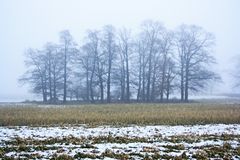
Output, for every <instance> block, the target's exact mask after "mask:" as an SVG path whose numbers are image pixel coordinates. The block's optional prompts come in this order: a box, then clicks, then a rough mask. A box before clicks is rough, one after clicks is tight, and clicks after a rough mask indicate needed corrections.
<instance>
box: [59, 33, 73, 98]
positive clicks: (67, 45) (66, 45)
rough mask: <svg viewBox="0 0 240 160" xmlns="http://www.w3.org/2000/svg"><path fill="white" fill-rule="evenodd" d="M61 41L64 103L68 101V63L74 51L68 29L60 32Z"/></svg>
mask: <svg viewBox="0 0 240 160" xmlns="http://www.w3.org/2000/svg"><path fill="white" fill-rule="evenodd" d="M60 42H61V48H62V53H63V66H64V67H63V70H64V73H63V103H65V102H66V98H67V78H68V76H69V70H68V68H69V67H68V65H69V62H70V57H71V54H72V53H73V46H74V42H73V38H72V35H71V34H70V32H69V31H68V30H64V31H61V32H60Z"/></svg>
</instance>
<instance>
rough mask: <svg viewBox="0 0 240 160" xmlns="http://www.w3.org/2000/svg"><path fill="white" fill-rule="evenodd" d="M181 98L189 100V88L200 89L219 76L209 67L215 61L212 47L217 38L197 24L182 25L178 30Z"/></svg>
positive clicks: (177, 42)
mask: <svg viewBox="0 0 240 160" xmlns="http://www.w3.org/2000/svg"><path fill="white" fill-rule="evenodd" d="M176 39H177V40H176V44H177V49H178V61H179V68H180V71H179V74H180V79H181V84H180V90H181V100H185V101H188V95H189V90H191V91H196V92H197V91H199V89H202V88H204V87H205V85H206V84H207V83H208V82H209V80H211V79H217V78H219V77H218V76H217V75H216V74H215V73H214V72H212V71H210V70H209V69H208V67H209V65H211V64H213V63H214V62H215V59H214V57H213V56H211V51H212V50H211V49H212V47H213V45H214V42H215V39H214V36H213V35H212V34H211V33H208V32H206V31H204V30H203V29H202V28H200V27H197V26H187V25H182V26H180V27H179V29H178V31H177V38H176Z"/></svg>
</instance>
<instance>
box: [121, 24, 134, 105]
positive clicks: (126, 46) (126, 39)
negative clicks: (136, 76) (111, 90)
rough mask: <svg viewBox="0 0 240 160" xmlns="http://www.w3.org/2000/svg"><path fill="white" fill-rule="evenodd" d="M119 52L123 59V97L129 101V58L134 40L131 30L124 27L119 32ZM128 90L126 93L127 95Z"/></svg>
mask: <svg viewBox="0 0 240 160" xmlns="http://www.w3.org/2000/svg"><path fill="white" fill-rule="evenodd" d="M118 46H119V54H120V59H121V69H120V70H121V99H122V100H126V102H129V100H130V69H129V58H130V54H131V52H132V46H133V42H132V40H131V32H130V31H129V30H127V29H126V28H123V29H122V30H120V32H119V43H118ZM125 91H126V95H125Z"/></svg>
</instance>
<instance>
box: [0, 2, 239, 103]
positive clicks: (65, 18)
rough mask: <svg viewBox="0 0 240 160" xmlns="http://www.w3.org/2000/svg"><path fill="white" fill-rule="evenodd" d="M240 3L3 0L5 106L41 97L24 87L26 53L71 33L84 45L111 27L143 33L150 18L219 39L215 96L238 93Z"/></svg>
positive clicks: (0, 70) (1, 84)
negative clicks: (94, 31) (193, 27)
mask: <svg viewBox="0 0 240 160" xmlns="http://www.w3.org/2000/svg"><path fill="white" fill-rule="evenodd" d="M239 6H240V1H238V0H221V1H220V0H211V1H210V0H195V1H193V0H181V1H179V0H141V1H139V0H131V1H128V0H101V1H99V0H88V1H83V0H51V1H49V0H38V1H32V0H21V1H18V0H1V1H0V26H1V29H0V75H1V80H0V102H1V101H22V100H25V99H33V98H35V97H34V95H32V94H31V93H30V92H29V90H30V88H28V87H27V86H21V85H20V84H19V83H18V79H19V77H20V76H21V75H22V74H23V73H24V72H25V71H26V68H25V66H24V59H25V57H24V52H25V51H26V50H27V49H28V48H30V47H31V48H41V47H43V45H44V44H45V43H46V42H48V41H50V42H56V43H57V42H58V41H59V32H60V31H62V30H65V29H68V30H69V31H70V32H71V34H72V35H73V38H74V40H75V41H76V42H77V43H78V44H80V45H81V44H82V43H83V38H84V36H85V33H86V30H88V29H99V28H101V27H102V26H104V25H106V24H112V25H113V26H115V27H117V28H121V27H123V26H124V27H127V28H131V29H132V30H137V29H138V28H139V26H140V24H141V23H142V22H143V21H144V20H146V19H152V20H156V21H160V22H162V23H163V24H164V25H165V26H166V27H167V28H169V29H175V28H176V27H177V26H179V25H181V24H183V23H184V24H194V25H199V26H201V27H203V28H204V29H205V30H206V31H208V32H211V33H213V34H214V35H215V37H216V46H215V48H214V53H213V55H214V57H215V58H216V60H217V64H216V65H215V66H214V68H215V70H216V72H217V73H219V74H220V75H221V77H222V80H223V83H221V84H216V85H215V86H213V87H212V88H211V89H209V92H211V93H232V92H238V90H237V89H234V88H233V86H234V83H233V80H232V76H231V73H233V70H234V63H235V62H236V58H237V57H239V56H238V55H240V53H239V51H240V45H239V42H240V31H239V28H240V20H239V15H240V10H239Z"/></svg>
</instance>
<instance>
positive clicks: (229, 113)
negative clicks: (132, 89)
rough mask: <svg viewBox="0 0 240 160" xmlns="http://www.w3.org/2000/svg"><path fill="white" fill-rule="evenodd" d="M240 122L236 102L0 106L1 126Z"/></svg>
mask: <svg viewBox="0 0 240 160" xmlns="http://www.w3.org/2000/svg"><path fill="white" fill-rule="evenodd" d="M209 123H224V124H234V123H240V105H239V104H207V103H187V104H183V103H178V104H136V103H135V104H101V105H100V104H98V105H90V104H89V105H60V106H56V105H52V106H51V105H31V106H17V105H12V106H11V105H10V106H2V107H0V125H1V126H24V125H29V126H41V125H66V124H73V125H77V124H87V125H93V126H95V125H129V124H138V125H194V124H209Z"/></svg>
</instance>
